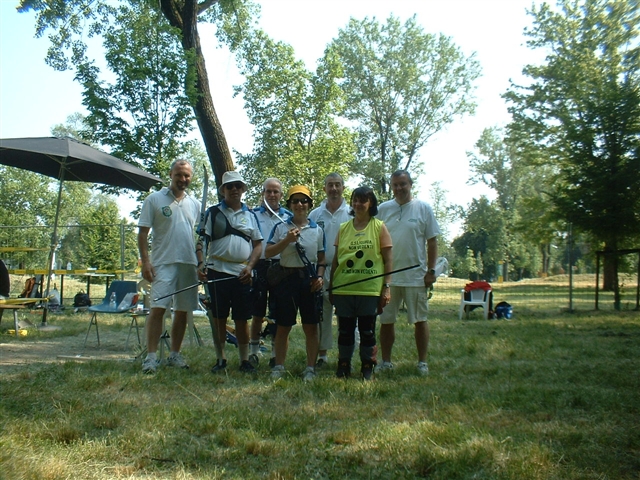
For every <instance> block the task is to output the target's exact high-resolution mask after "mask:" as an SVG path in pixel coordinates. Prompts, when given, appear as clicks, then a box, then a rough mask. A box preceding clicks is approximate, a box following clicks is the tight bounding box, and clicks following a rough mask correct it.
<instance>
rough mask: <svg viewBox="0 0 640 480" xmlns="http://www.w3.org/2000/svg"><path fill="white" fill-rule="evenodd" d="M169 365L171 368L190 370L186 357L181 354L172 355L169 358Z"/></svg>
mask: <svg viewBox="0 0 640 480" xmlns="http://www.w3.org/2000/svg"><path fill="white" fill-rule="evenodd" d="M167 365H168V366H170V367H178V368H189V365H188V364H187V362H186V361H185V359H184V357H183V356H182V355H181V354H179V353H172V354H171V355H169V358H167Z"/></svg>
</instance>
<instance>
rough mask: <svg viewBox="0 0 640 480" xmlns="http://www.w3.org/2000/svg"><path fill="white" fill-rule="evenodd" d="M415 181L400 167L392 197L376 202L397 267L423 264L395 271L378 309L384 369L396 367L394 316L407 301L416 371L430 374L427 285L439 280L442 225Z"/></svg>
mask: <svg viewBox="0 0 640 480" xmlns="http://www.w3.org/2000/svg"><path fill="white" fill-rule="evenodd" d="M412 186H413V181H412V180H411V176H410V174H409V172H407V171H406V170H397V171H396V172H394V173H393V174H392V175H391V190H392V191H393V197H394V198H393V200H389V201H387V202H384V203H382V204H381V205H380V207H379V208H378V218H379V219H380V220H382V221H383V222H384V223H385V225H386V226H387V229H388V230H389V233H390V234H391V238H392V240H393V267H394V268H395V269H401V268H404V267H409V266H412V265H419V266H418V267H417V268H412V269H409V270H405V271H404V272H399V273H396V274H394V275H393V277H392V280H391V302H390V303H389V304H388V305H387V306H386V307H385V308H384V311H383V312H382V315H380V347H381V351H382V365H381V366H380V369H381V370H382V371H384V370H390V369H392V368H393V363H391V350H392V348H393V344H394V342H395V322H396V319H397V317H398V311H399V309H400V305H402V303H403V302H404V303H405V305H406V307H407V320H408V322H409V323H410V324H412V325H414V327H415V340H416V346H417V349H418V372H419V373H420V374H422V375H427V374H428V373H429V367H428V366H427V351H428V348H429V325H428V323H427V312H428V308H429V306H428V294H429V288H430V287H431V285H433V283H434V282H435V281H436V275H435V269H434V268H435V265H436V259H437V257H438V241H437V236H438V235H439V234H440V227H439V226H438V222H437V221H436V218H435V216H434V214H433V210H432V209H431V206H430V205H429V204H427V203H426V202H423V201H421V200H417V199H414V198H413V196H412V194H411V187H412Z"/></svg>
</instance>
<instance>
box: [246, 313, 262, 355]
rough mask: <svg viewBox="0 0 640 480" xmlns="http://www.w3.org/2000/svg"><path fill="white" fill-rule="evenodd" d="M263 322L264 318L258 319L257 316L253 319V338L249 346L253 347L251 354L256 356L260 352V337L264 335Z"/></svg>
mask: <svg viewBox="0 0 640 480" xmlns="http://www.w3.org/2000/svg"><path fill="white" fill-rule="evenodd" d="M263 320H264V318H263V317H258V316H256V315H254V316H253V317H251V332H250V334H251V337H250V338H249V344H250V345H251V353H253V354H256V355H257V354H258V353H259V352H260V336H261V334H262V322H263ZM256 345H257V347H256Z"/></svg>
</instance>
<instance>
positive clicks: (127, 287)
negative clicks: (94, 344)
mask: <svg viewBox="0 0 640 480" xmlns="http://www.w3.org/2000/svg"><path fill="white" fill-rule="evenodd" d="M113 292H115V293H116V307H115V308H113V307H111V306H109V302H110V299H111V293H113ZM137 302H138V284H137V282H134V281H124V280H114V281H113V282H111V285H110V286H109V290H107V294H106V295H105V297H104V299H103V300H102V303H101V304H100V305H95V306H91V307H89V311H90V312H91V319H90V320H89V328H88V329H87V335H86V336H85V338H84V346H85V347H86V346H87V339H88V338H89V332H90V331H91V326H92V325H95V326H96V337H97V338H98V347H99V346H100V333H99V332H98V313H111V314H123V313H128V312H129V310H131V309H132V308H133V307H134V306H135V305H136V303H137Z"/></svg>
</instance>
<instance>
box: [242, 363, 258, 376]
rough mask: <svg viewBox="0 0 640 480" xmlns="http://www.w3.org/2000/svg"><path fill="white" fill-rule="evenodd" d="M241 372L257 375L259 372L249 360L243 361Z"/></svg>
mask: <svg viewBox="0 0 640 480" xmlns="http://www.w3.org/2000/svg"><path fill="white" fill-rule="evenodd" d="M240 371H241V372H242V373H257V370H256V369H255V367H254V366H253V365H251V363H250V362H249V360H243V361H242V362H240Z"/></svg>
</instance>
